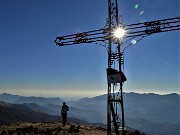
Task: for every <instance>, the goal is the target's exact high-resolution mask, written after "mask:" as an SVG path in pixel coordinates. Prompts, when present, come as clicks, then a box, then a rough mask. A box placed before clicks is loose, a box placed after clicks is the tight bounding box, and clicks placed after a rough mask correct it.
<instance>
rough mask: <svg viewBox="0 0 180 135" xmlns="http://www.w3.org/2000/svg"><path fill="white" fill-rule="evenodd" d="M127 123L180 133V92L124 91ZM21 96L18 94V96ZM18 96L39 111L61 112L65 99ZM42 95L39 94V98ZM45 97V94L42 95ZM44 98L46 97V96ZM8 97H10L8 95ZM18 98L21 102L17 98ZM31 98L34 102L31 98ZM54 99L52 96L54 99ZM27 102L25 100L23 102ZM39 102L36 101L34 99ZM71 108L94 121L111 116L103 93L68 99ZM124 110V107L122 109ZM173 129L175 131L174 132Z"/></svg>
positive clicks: (147, 130) (150, 130)
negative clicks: (62, 101) (42, 101)
mask: <svg viewBox="0 0 180 135" xmlns="http://www.w3.org/2000/svg"><path fill="white" fill-rule="evenodd" d="M2 95H3V97H5V95H6V97H13V95H10V94H9V95H8V96H7V94H5V95H4V94H1V95H0V100H3V99H4V98H2ZM123 95H124V111H125V124H126V125H127V126H129V127H132V128H134V129H137V130H140V131H143V132H144V133H146V134H147V135H152V134H153V135H164V134H166V133H169V134H170V133H171V135H179V134H180V128H178V127H180V95H179V94H176V93H172V94H167V95H158V94H153V93H149V94H139V93H124V94H123ZM17 97H18V98H17ZM25 98H26V99H27V100H21V102H19V100H18V99H24V97H23V98H22V96H20V97H19V96H17V95H16V96H14V97H13V99H16V100H12V99H11V102H12V101H14V102H16V103H22V104H23V105H25V106H27V107H29V108H31V109H32V110H34V111H37V112H43V113H48V114H51V115H60V108H61V103H60V104H56V103H57V102H55V104H54V103H52V102H50V100H49V98H46V100H47V101H48V102H44V103H46V104H42V103H41V102H40V101H39V102H37V100H32V99H33V98H29V97H25ZM37 98H38V97H36V99H37ZM39 99H41V98H39ZM42 99H43V98H42ZM5 100H7V101H8V99H7V98H6V99H5ZM17 101H18V102H17ZM29 101H31V102H29ZM51 101H52V100H51ZM23 102H24V103H23ZM32 102H35V103H32ZM67 104H68V106H69V107H70V111H69V112H68V116H71V117H76V118H78V119H81V120H85V121H88V122H91V123H106V118H107V116H106V115H107V114H106V113H107V95H106V94H104V95H100V96H96V97H93V98H82V99H80V100H77V101H67ZM119 112H120V110H119ZM172 132H173V134H172Z"/></svg>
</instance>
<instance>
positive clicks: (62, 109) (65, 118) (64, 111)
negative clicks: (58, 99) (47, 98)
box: [61, 102, 69, 126]
mask: <svg viewBox="0 0 180 135" xmlns="http://www.w3.org/2000/svg"><path fill="white" fill-rule="evenodd" d="M67 111H69V107H68V106H67V105H66V103H65V102H63V106H62V108H61V116H62V119H63V126H65V125H66V122H67Z"/></svg>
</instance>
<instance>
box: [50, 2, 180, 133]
mask: <svg viewBox="0 0 180 135" xmlns="http://www.w3.org/2000/svg"><path fill="white" fill-rule="evenodd" d="M117 28H122V29H124V30H125V31H126V33H125V36H123V37H122V38H116V37H115V36H114V31H115V30H116V29H117ZM174 30H180V17H176V18H168V19H163V20H155V21H150V22H144V23H137V24H127V25H126V24H122V23H121V22H120V18H119V15H118V2H117V0H108V19H107V23H106V26H105V27H104V28H101V29H98V30H92V31H87V32H81V33H76V34H71V35H66V36H60V37H56V40H55V41H54V42H55V44H56V45H58V46H69V45H77V44H82V43H83V44H84V43H96V44H97V43H99V44H104V45H103V46H104V47H106V48H107V50H108V67H107V78H108V92H107V93H108V94H107V135H112V133H113V132H115V133H116V134H117V135H120V134H121V135H125V134H126V132H125V120H124V105H123V83H124V82H125V81H126V77H125V75H124V73H123V72H122V69H123V68H124V58H123V56H124V55H123V53H124V50H125V49H126V48H127V47H128V46H129V45H128V46H126V47H124V48H123V46H122V45H123V44H125V43H127V42H128V41H130V40H132V39H137V40H135V42H138V41H139V40H141V39H142V38H144V37H146V36H149V35H151V34H155V33H161V32H168V31H174ZM105 43H106V44H105ZM131 44H132V43H131ZM131 44H130V45H131ZM113 77H115V78H113ZM112 79H115V80H112ZM119 110H121V111H119Z"/></svg>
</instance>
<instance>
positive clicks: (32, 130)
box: [0, 122, 145, 135]
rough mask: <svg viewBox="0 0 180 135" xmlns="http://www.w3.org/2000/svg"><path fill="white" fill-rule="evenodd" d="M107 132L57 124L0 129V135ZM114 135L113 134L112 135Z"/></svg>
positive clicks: (91, 134) (136, 134)
mask: <svg viewBox="0 0 180 135" xmlns="http://www.w3.org/2000/svg"><path fill="white" fill-rule="evenodd" d="M106 134H107V130H106V129H105V128H102V127H97V126H92V125H72V124H67V125H66V126H62V124H61V123H58V122H53V123H52V122H51V123H50V122H44V123H37V122H34V123H26V122H25V123H24V122H20V123H16V124H10V125H4V126H1V127H0V135H106ZM113 135H115V134H113ZM127 135H145V134H143V133H140V132H139V131H132V132H129V131H127Z"/></svg>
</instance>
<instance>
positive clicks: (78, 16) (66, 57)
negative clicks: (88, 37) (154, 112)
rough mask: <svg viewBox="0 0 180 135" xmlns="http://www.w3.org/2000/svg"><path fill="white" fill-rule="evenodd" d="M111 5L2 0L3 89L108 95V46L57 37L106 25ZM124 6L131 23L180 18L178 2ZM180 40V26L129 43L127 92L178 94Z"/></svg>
mask: <svg viewBox="0 0 180 135" xmlns="http://www.w3.org/2000/svg"><path fill="white" fill-rule="evenodd" d="M107 3H108V2H107V0H0V35H1V36H0V92H1V93H3V92H7V93H12V94H20V95H35V96H60V97H61V96H68V97H78V96H79V97H84V96H95V95H99V94H102V93H106V92H107V82H106V68H107V52H106V50H105V49H104V48H103V47H101V46H98V45H95V44H81V45H75V46H68V47H58V46H56V45H55V44H54V40H55V38H56V36H62V35H68V34H72V33H78V32H82V31H89V30H93V29H99V28H102V27H104V26H105V24H106V19H107V16H108V13H107V9H108V7H107ZM118 3H119V14H121V15H123V22H124V23H125V24H131V23H139V22H143V21H152V20H157V19H165V18H172V17H178V16H180V1H179V0H119V1H118ZM137 4H138V5H137ZM135 7H136V8H135ZM179 39H180V35H179V31H173V32H166V33H160V34H154V35H151V36H149V37H147V38H145V39H143V40H142V41H140V42H138V43H137V44H135V45H134V46H131V47H129V48H128V49H127V50H126V52H125V74H126V76H127V81H126V82H125V84H124V91H125V92H130V91H132V92H140V93H141V92H152V93H153V92H154V93H161V94H163V93H172V92H178V91H179V90H180V89H179V45H180V41H179Z"/></svg>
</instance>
